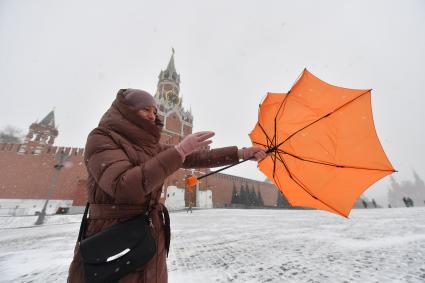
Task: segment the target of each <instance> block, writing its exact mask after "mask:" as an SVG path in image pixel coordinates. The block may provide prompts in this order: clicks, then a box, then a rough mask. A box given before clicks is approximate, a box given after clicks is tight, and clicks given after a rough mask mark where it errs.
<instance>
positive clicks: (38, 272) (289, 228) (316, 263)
mask: <svg viewBox="0 0 425 283" xmlns="http://www.w3.org/2000/svg"><path fill="white" fill-rule="evenodd" d="M80 218H81V215H71V216H51V217H48V218H47V223H46V225H44V226H42V227H27V228H17V227H22V226H31V225H32V223H33V222H34V221H35V217H0V282H65V281H66V277H67V270H68V265H69V263H70V261H71V258H72V253H73V247H74V244H75V240H76V237H77V233H78V229H79V221H80ZM171 221H172V229H173V231H172V233H173V236H172V244H171V250H170V255H169V258H168V268H169V282H170V283H175V282H182V283H183V282H184V283H191V282H201V283H202V282H244V283H246V282H326V283H327V282H425V208H424V207H420V208H419V207H418V208H394V209H367V210H363V209H358V210H353V211H352V213H351V215H350V219H344V218H341V217H339V216H336V215H333V214H330V213H327V212H321V211H313V210H249V209H247V210H236V209H233V210H231V209H228V210H225V209H211V210H195V211H194V212H193V214H186V213H185V212H175V213H171Z"/></svg>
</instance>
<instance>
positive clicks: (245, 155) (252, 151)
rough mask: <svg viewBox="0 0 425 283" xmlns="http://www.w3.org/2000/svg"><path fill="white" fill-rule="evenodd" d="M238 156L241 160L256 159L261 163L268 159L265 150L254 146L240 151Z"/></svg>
mask: <svg viewBox="0 0 425 283" xmlns="http://www.w3.org/2000/svg"><path fill="white" fill-rule="evenodd" d="M238 156H239V158H240V159H249V158H252V157H254V159H255V160H256V161H257V162H259V161H261V160H263V159H264V158H266V157H267V153H266V150H265V149H264V148H261V147H255V146H253V147H244V148H241V149H239V150H238Z"/></svg>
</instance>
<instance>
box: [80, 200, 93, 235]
mask: <svg viewBox="0 0 425 283" xmlns="http://www.w3.org/2000/svg"><path fill="white" fill-rule="evenodd" d="M89 207H90V203H89V202H87V204H86V209H84V214H83V219H81V224H80V231H79V232H78V240H77V243H79V242H81V240H82V239H83V236H84V234H85V232H86V228H87V214H88V212H89Z"/></svg>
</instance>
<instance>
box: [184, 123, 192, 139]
mask: <svg viewBox="0 0 425 283" xmlns="http://www.w3.org/2000/svg"><path fill="white" fill-rule="evenodd" d="M191 133H192V127H189V126H186V125H183V135H185V136H187V135H190V134H191Z"/></svg>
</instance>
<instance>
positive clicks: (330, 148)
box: [250, 70, 395, 217]
mask: <svg viewBox="0 0 425 283" xmlns="http://www.w3.org/2000/svg"><path fill="white" fill-rule="evenodd" d="M250 138H251V141H252V143H253V145H255V146H261V147H264V148H267V149H268V151H269V152H270V153H271V154H270V155H269V156H268V157H267V158H265V159H264V160H263V161H261V162H260V164H259V168H260V170H261V171H262V172H263V173H264V174H265V175H266V176H267V177H268V178H269V179H270V180H271V181H272V182H273V183H274V184H275V185H276V186H277V187H278V188H279V190H280V191H281V192H282V193H283V194H284V195H285V197H286V199H287V200H288V202H289V203H290V204H291V205H292V206H303V207H310V208H317V209H322V210H326V211H329V212H332V213H336V214H339V215H342V216H344V217H348V215H349V213H350V211H351V208H352V206H353V205H354V203H355V201H356V200H357V198H358V197H359V196H360V195H361V194H362V193H363V192H364V191H365V190H366V189H367V188H368V187H369V186H370V185H372V184H373V183H375V182H376V181H378V180H379V179H381V178H383V177H384V176H386V175H389V174H391V173H393V172H395V170H394V168H393V167H392V165H391V163H390V161H389V160H388V158H387V157H386V155H385V152H384V150H383V149H382V146H381V144H380V142H379V139H378V136H377V134H376V130H375V126H374V123H373V117H372V107H371V90H370V89H365V90H359V89H348V88H342V87H337V86H333V85H330V84H327V83H326V82H323V81H321V80H320V79H318V78H317V77H315V76H314V75H312V74H311V73H310V72H309V71H307V70H304V71H303V73H302V75H301V76H300V78H299V79H298V81H297V82H296V83H295V84H294V86H293V87H292V88H291V90H290V91H289V92H288V93H268V94H267V96H266V97H265V99H264V101H263V102H262V104H261V105H260V109H259V115H258V122H257V124H256V125H255V128H254V129H253V130H252V132H251V133H250Z"/></svg>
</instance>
